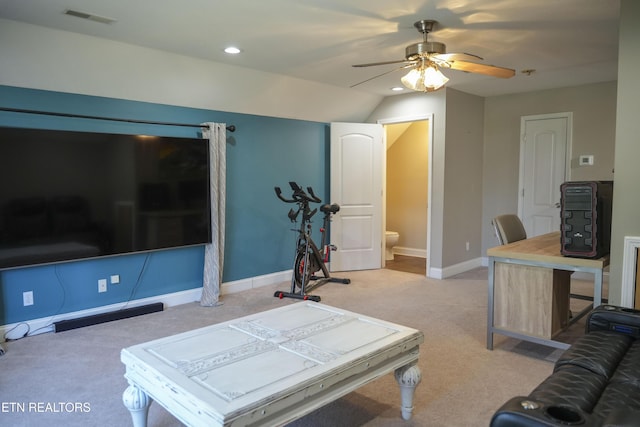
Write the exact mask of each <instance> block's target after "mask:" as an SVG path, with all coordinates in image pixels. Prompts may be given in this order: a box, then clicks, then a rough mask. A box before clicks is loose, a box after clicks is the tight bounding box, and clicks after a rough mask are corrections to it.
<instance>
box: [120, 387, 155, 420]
mask: <svg viewBox="0 0 640 427" xmlns="http://www.w3.org/2000/svg"><path fill="white" fill-rule="evenodd" d="M122 402H124V406H126V407H127V409H128V410H129V412H131V418H132V419H133V427H147V415H148V414H149V406H150V405H151V402H152V400H151V398H150V397H149V396H147V393H145V392H144V391H142V390H140V389H139V388H138V387H137V386H136V385H135V384H130V385H129V387H127V389H126V390H125V391H124V393H122Z"/></svg>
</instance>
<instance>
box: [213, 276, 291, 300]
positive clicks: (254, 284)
mask: <svg viewBox="0 0 640 427" xmlns="http://www.w3.org/2000/svg"><path fill="white" fill-rule="evenodd" d="M291 274H293V271H292V270H287V271H280V272H277V273H271V274H264V275H262V276H256V277H249V278H247V279H242V280H234V281H233V282H227V283H223V284H222V286H221V287H220V295H225V294H235V293H237V292H242V291H247V290H249V289H255V288H261V287H263V286H270V285H274V284H276V283H280V282H287V281H289V280H291Z"/></svg>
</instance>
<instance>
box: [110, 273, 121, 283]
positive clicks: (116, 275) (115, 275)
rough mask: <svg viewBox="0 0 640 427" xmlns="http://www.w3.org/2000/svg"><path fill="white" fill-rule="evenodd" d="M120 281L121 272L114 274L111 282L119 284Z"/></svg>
mask: <svg viewBox="0 0 640 427" xmlns="http://www.w3.org/2000/svg"><path fill="white" fill-rule="evenodd" d="M118 283H120V275H119V274H114V275H112V276H111V284H112V285H117V284H118Z"/></svg>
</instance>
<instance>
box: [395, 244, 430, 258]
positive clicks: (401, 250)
mask: <svg viewBox="0 0 640 427" xmlns="http://www.w3.org/2000/svg"><path fill="white" fill-rule="evenodd" d="M392 251H393V254H394V255H404V256H414V257H417V258H426V257H427V250H426V249H416V248H406V247H403V246H394V247H393V249H392Z"/></svg>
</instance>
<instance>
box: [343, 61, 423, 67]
mask: <svg viewBox="0 0 640 427" xmlns="http://www.w3.org/2000/svg"><path fill="white" fill-rule="evenodd" d="M401 62H407V63H409V62H410V63H411V64H412V65H413V64H415V63H416V61H407V60H406V59H398V60H397V61H384V62H371V63H369V64H356V65H352V67H373V66H375V65H387V64H400V63H401Z"/></svg>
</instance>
